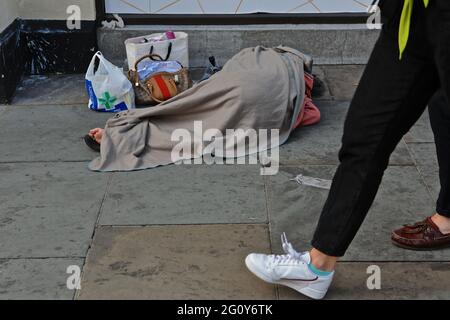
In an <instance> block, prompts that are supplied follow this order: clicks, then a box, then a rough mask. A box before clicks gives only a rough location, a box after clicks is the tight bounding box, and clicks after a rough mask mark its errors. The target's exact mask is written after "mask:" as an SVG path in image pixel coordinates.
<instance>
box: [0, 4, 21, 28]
mask: <svg viewBox="0 0 450 320" xmlns="http://www.w3.org/2000/svg"><path fill="white" fill-rule="evenodd" d="M18 16H19V8H18V5H17V0H0V32H2V31H3V30H5V29H6V28H7V27H8V26H9V25H10V24H11V22H13V21H14V19H16V18H17V17H18Z"/></svg>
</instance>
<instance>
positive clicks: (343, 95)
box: [323, 65, 365, 101]
mask: <svg viewBox="0 0 450 320" xmlns="http://www.w3.org/2000/svg"><path fill="white" fill-rule="evenodd" d="M323 69H324V72H325V76H326V82H327V84H328V86H329V88H330V92H331V95H332V96H333V97H334V99H336V100H347V101H348V100H351V99H352V98H353V95H354V94H355V91H356V88H357V87H358V84H359V81H360V79H361V76H362V74H363V72H364V69H365V66H364V65H335V66H323Z"/></svg>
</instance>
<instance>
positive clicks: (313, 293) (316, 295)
mask: <svg viewBox="0 0 450 320" xmlns="http://www.w3.org/2000/svg"><path fill="white" fill-rule="evenodd" d="M245 265H246V266H247V269H248V270H250V272H251V273H253V274H254V275H255V276H256V277H257V278H259V279H261V280H262V281H264V282H267V283H270V284H276V285H281V286H285V287H288V288H291V289H293V290H295V291H297V292H299V293H301V294H303V295H305V296H307V297H308V298H311V299H314V300H322V299H323V298H324V297H325V295H326V294H327V292H323V291H319V290H315V289H312V288H309V287H305V286H299V285H298V284H296V283H293V282H291V281H286V280H281V281H273V280H271V279H269V278H267V277H266V276H265V275H264V274H262V273H259V272H258V271H256V270H257V269H256V268H254V267H253V265H252V263H251V262H250V260H249V259H245Z"/></svg>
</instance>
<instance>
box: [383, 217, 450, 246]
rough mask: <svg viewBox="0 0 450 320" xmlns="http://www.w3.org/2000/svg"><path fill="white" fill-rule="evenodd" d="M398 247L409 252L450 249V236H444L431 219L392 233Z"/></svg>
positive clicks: (393, 240)
mask: <svg viewBox="0 0 450 320" xmlns="http://www.w3.org/2000/svg"><path fill="white" fill-rule="evenodd" d="M392 242H393V243H394V245H396V246H397V247H400V248H403V249H409V250H424V251H425V250H437V249H442V248H446V247H450V234H447V235H445V234H442V232H441V231H440V230H439V227H438V226H437V225H436V224H434V222H433V220H431V218H427V219H426V220H425V221H422V222H418V223H416V224H414V225H405V226H404V227H403V228H402V229H399V230H396V231H394V232H393V233H392Z"/></svg>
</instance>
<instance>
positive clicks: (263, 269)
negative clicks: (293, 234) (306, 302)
mask: <svg viewBox="0 0 450 320" xmlns="http://www.w3.org/2000/svg"><path fill="white" fill-rule="evenodd" d="M282 242H283V250H284V252H285V253H286V254H285V255H265V254H254V253H253V254H250V255H249V256H248V257H247V259H246V260H245V264H246V265H247V268H248V269H249V270H250V271H251V272H252V273H253V274H254V275H256V276H257V277H258V278H260V279H261V280H263V281H265V282H268V283H271V284H279V285H282V286H286V287H289V288H291V289H294V290H296V291H298V292H300V293H302V294H304V295H305V296H307V297H310V298H312V299H317V300H319V299H323V298H324V297H325V295H326V294H327V292H328V289H329V287H330V285H331V282H332V281H333V277H334V272H333V273H331V274H329V275H327V276H318V275H317V274H315V273H314V272H312V271H311V270H310V268H309V264H310V263H311V256H310V254H309V252H306V253H299V252H297V251H295V250H294V248H293V247H292V245H291V244H290V243H289V242H288V241H287V238H286V235H285V234H283V236H282Z"/></svg>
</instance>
